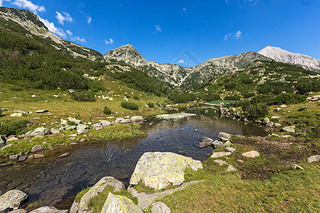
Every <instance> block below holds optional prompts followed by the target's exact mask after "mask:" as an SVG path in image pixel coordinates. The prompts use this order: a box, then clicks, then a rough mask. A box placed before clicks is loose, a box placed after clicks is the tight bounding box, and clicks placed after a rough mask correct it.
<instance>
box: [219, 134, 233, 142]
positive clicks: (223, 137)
mask: <svg viewBox="0 0 320 213" xmlns="http://www.w3.org/2000/svg"><path fill="white" fill-rule="evenodd" d="M231 136H232V135H231V134H229V133H225V132H220V133H219V135H218V136H217V139H219V140H221V141H224V142H225V141H228V140H229V139H230V138H231Z"/></svg>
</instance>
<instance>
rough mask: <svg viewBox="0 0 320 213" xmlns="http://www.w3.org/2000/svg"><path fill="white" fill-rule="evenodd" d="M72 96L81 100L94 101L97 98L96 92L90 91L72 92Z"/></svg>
mask: <svg viewBox="0 0 320 213" xmlns="http://www.w3.org/2000/svg"><path fill="white" fill-rule="evenodd" d="M71 98H72V99H74V100H76V101H81V102H93V101H95V100H96V99H95V98H94V94H93V93H92V92H90V91H81V92H75V93H72V94H71Z"/></svg>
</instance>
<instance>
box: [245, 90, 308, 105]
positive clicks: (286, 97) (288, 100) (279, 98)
mask: <svg viewBox="0 0 320 213" xmlns="http://www.w3.org/2000/svg"><path fill="white" fill-rule="evenodd" d="M306 98H307V96H305V95H298V94H288V93H284V94H280V95H276V96H273V95H258V96H256V97H254V98H252V100H251V101H252V103H265V104H267V105H281V104H298V103H301V102H304V101H305V100H306Z"/></svg>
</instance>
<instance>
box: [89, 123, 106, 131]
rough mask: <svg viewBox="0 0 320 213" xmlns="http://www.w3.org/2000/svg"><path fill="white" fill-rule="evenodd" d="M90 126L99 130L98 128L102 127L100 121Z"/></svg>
mask: <svg viewBox="0 0 320 213" xmlns="http://www.w3.org/2000/svg"><path fill="white" fill-rule="evenodd" d="M91 128H93V129H95V130H99V129H103V126H102V125H101V123H96V124H93V125H92V126H91Z"/></svg>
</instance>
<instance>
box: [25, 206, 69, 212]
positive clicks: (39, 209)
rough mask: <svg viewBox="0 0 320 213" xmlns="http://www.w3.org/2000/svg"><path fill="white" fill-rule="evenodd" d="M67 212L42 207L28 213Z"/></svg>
mask: <svg viewBox="0 0 320 213" xmlns="http://www.w3.org/2000/svg"><path fill="white" fill-rule="evenodd" d="M67 212H68V210H58V209H56V208H55V207H49V206H43V207H40V208H38V209H35V210H33V211H31V212H30V213H67Z"/></svg>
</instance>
